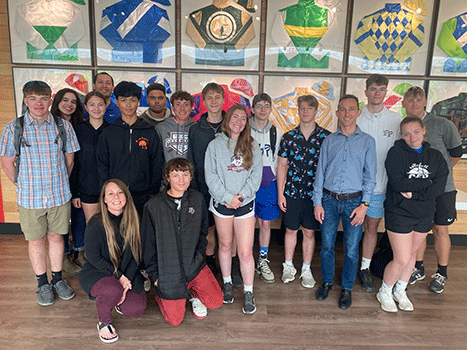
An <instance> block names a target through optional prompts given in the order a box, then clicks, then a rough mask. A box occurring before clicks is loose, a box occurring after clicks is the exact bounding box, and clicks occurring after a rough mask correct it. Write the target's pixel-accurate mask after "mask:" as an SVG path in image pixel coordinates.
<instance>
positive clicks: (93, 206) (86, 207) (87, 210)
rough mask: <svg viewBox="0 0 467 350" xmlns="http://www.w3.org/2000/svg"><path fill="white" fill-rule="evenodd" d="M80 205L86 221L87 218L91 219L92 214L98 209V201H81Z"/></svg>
mask: <svg viewBox="0 0 467 350" xmlns="http://www.w3.org/2000/svg"><path fill="white" fill-rule="evenodd" d="M81 206H82V208H83V211H84V216H85V217H86V223H88V221H89V219H91V218H92V217H93V216H94V214H97V213H98V212H99V211H100V209H99V203H82V202H81Z"/></svg>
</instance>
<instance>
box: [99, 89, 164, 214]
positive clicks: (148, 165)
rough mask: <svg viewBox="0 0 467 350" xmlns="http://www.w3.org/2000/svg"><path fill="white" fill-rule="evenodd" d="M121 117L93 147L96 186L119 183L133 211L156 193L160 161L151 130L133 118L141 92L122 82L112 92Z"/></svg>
mask: <svg viewBox="0 0 467 350" xmlns="http://www.w3.org/2000/svg"><path fill="white" fill-rule="evenodd" d="M114 94H115V96H116V98H117V105H118V107H119V108H120V110H121V113H122V116H121V117H120V118H118V119H117V120H115V122H114V123H113V124H112V125H110V126H109V127H107V128H106V129H105V130H104V131H103V132H102V134H101V135H100V136H99V140H98V143H97V170H98V173H99V180H100V184H103V183H104V182H105V181H107V180H108V179H110V178H118V179H120V180H122V181H123V182H124V183H125V184H126V185H127V187H128V188H129V190H130V192H131V196H132V197H133V201H134V204H135V207H136V210H137V211H138V213H139V214H140V215H142V214H143V207H144V204H145V203H146V202H147V201H148V200H149V198H151V197H152V196H153V195H155V194H157V193H158V192H159V190H160V186H161V181H162V169H163V166H164V159H163V156H162V147H161V143H160V139H159V137H158V135H157V133H156V130H154V127H153V126H152V125H150V124H148V123H146V122H145V121H144V120H142V119H141V118H138V117H137V115H136V110H137V109H138V105H139V101H140V98H141V88H140V87H139V86H138V85H136V84H135V83H132V82H128V81H122V82H120V83H119V84H118V85H117V86H116V87H115V89H114Z"/></svg>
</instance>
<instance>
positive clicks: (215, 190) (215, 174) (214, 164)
mask: <svg viewBox="0 0 467 350" xmlns="http://www.w3.org/2000/svg"><path fill="white" fill-rule="evenodd" d="M215 144H216V143H215V142H214V141H211V142H210V143H209V145H208V148H207V150H206V158H205V161H204V172H205V174H204V175H205V179H206V184H207V185H208V188H209V194H210V195H211V196H212V197H213V198H214V199H215V200H216V201H218V202H220V203H222V204H225V203H227V204H230V202H232V199H233V197H234V194H232V193H229V192H228V191H227V189H226V186H225V181H226V180H227V179H223V178H221V174H223V171H222V169H220V167H221V164H222V163H221V162H220V159H218V157H220V156H221V155H222V154H218V152H216V146H215ZM260 178H261V176H260ZM258 186H259V185H258Z"/></svg>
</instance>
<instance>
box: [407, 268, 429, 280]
mask: <svg viewBox="0 0 467 350" xmlns="http://www.w3.org/2000/svg"><path fill="white" fill-rule="evenodd" d="M423 279H425V267H423V266H422V267H421V268H419V269H417V268H416V267H414V268H413V271H412V275H411V276H410V279H409V284H415V282H417V281H421V280H423Z"/></svg>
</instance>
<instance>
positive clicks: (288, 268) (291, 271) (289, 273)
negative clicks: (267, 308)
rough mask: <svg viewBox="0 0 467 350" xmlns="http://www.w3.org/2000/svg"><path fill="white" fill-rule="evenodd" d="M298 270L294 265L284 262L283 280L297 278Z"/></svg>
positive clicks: (285, 281)
mask: <svg viewBox="0 0 467 350" xmlns="http://www.w3.org/2000/svg"><path fill="white" fill-rule="evenodd" d="M296 273H297V270H296V269H295V267H294V266H293V265H288V264H286V263H282V282H284V283H289V282H292V281H293V280H294V279H295V274H296Z"/></svg>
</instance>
